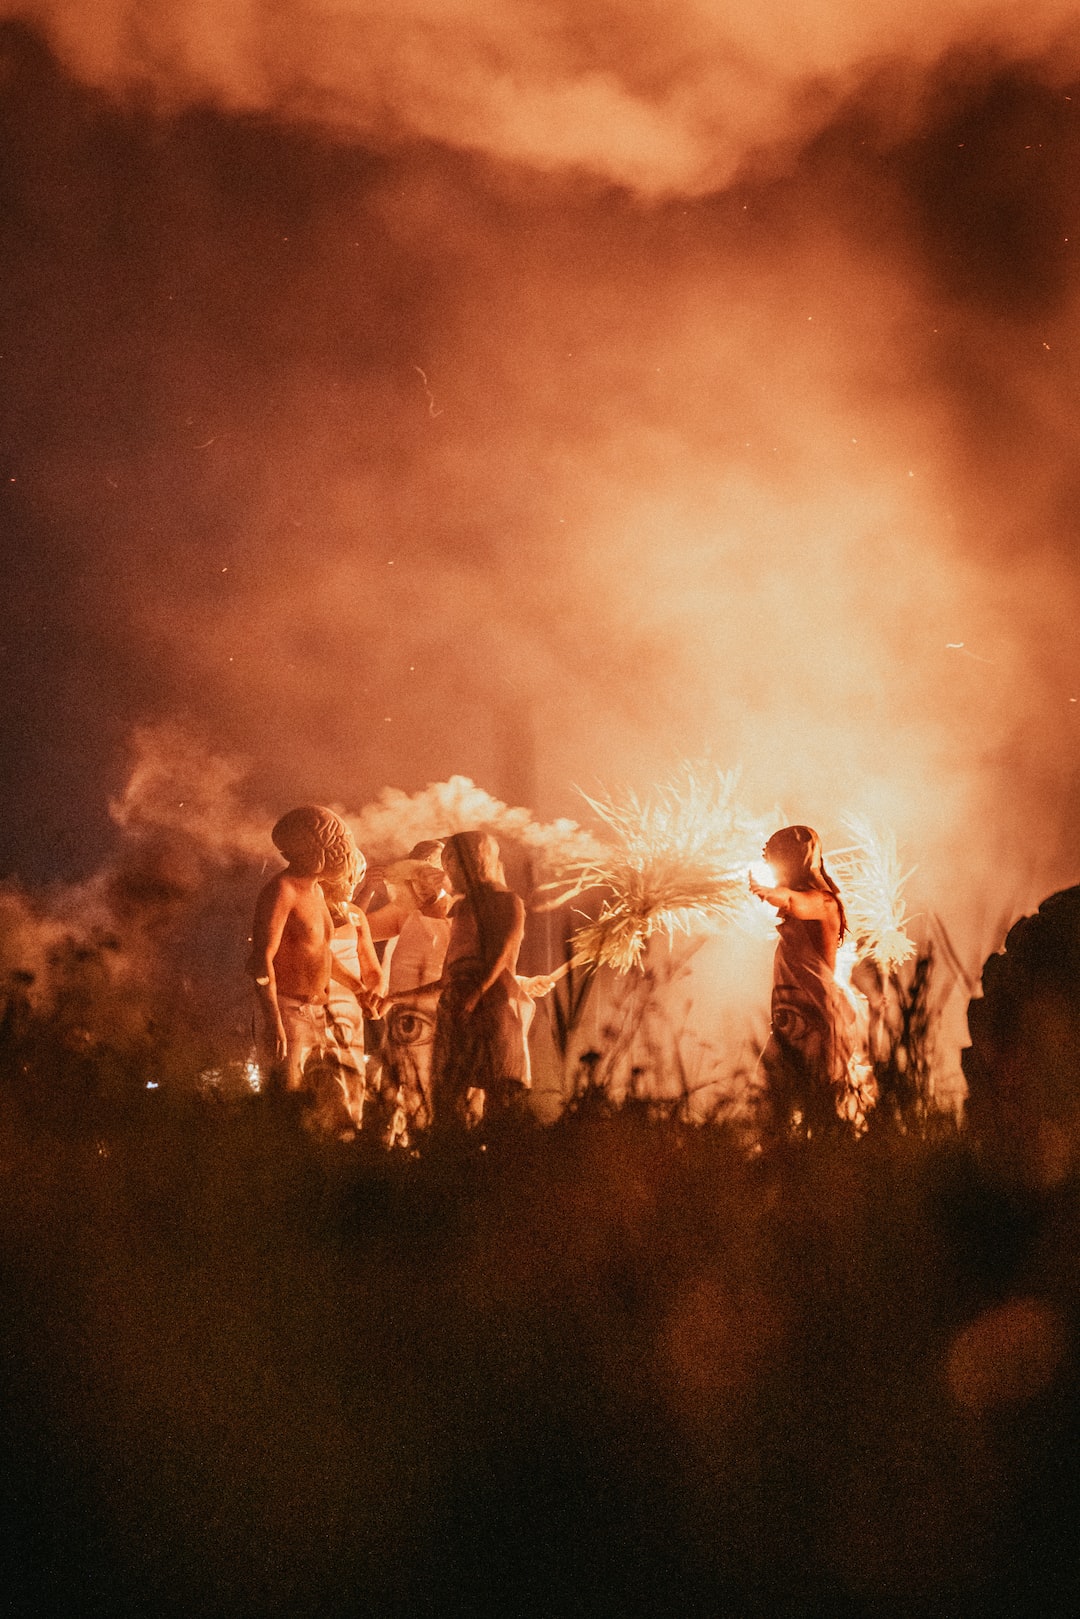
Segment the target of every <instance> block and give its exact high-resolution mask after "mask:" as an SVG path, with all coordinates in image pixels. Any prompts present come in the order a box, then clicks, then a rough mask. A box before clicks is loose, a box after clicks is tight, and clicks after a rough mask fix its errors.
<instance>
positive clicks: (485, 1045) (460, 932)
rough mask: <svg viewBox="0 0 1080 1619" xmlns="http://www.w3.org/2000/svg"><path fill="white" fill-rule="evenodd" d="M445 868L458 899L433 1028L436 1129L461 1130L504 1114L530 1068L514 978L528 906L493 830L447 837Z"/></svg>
mask: <svg viewBox="0 0 1080 1619" xmlns="http://www.w3.org/2000/svg"><path fill="white" fill-rule="evenodd" d="M443 866H444V867H445V870H446V875H447V876H448V877H449V879H450V881H451V883H452V885H453V888H454V892H455V893H456V894H458V895H459V896H460V897H459V898H458V899H457V901H456V902H455V904H454V908H453V910H452V911H451V913H450V916H451V928H450V942H449V945H448V947H447V952H446V964H445V966H444V969H443V989H442V994H441V996H440V999H439V1011H438V1019H437V1022H436V1028H435V1064H434V1072H433V1076H432V1090H433V1100H434V1105H435V1123H436V1124H437V1125H440V1126H446V1125H451V1124H453V1123H458V1124H463V1123H469V1122H471V1121H472V1120H474V1119H475V1118H476V1117H477V1116H478V1114H479V1113H481V1112H483V1113H485V1114H487V1115H489V1116H490V1115H496V1116H497V1115H499V1114H503V1113H506V1112H507V1111H508V1110H509V1109H510V1108H511V1106H512V1105H513V1103H514V1101H515V1100H516V1099H517V1098H518V1097H519V1096H520V1095H521V1094H523V1092H524V1090H525V1087H526V1085H527V1075H528V1069H527V1066H526V1057H525V1033H524V1029H523V1025H522V1015H521V1008H522V996H521V992H520V990H519V986H518V982H517V979H516V977H515V976H514V975H515V969H516V967H517V958H518V952H519V950H520V948H521V941H522V938H523V936H524V932H525V907H524V905H523V904H522V902H521V900H520V899H519V898H518V896H517V895H516V894H512V893H511V892H510V890H509V889H508V888H507V886H506V883H505V881H504V879H503V871H502V864H501V862H500V860H499V846H498V844H497V843H496V841H495V839H494V838H493V837H492V836H491V834H490V833H488V832H458V833H456V834H455V836H454V837H452V838H448V839H447V843H446V847H445V849H444V850H443Z"/></svg>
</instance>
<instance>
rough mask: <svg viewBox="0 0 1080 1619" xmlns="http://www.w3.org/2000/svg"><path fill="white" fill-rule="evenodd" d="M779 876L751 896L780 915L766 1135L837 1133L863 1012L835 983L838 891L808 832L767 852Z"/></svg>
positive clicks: (775, 842)
mask: <svg viewBox="0 0 1080 1619" xmlns="http://www.w3.org/2000/svg"><path fill="white" fill-rule="evenodd" d="M762 853H763V855H764V857H765V860H766V861H767V862H768V864H769V865H770V866H771V867H772V869H773V871H774V872H775V874H776V879H777V881H776V886H775V887H773V888H766V887H764V886H763V885H762V884H761V883H758V882H756V881H755V880H754V878H753V877H751V878H750V889H751V892H752V893H754V894H756V895H757V896H758V898H759V899H763V900H764V901H765V902H766V904H768V905H772V906H773V907H774V908H775V909H776V911H777V913H778V922H777V929H778V931H779V934H780V938H779V942H778V943H777V946H776V955H775V957H774V958H773V989H772V1007H771V1032H770V1035H769V1040H768V1044H767V1045H766V1047H765V1050H764V1051H763V1052H762V1054H761V1067H762V1070H763V1077H764V1094H763V1096H762V1098H761V1101H762V1119H761V1124H762V1131H763V1134H764V1135H766V1136H770V1135H771V1136H773V1137H780V1136H784V1135H786V1134H787V1133H788V1132H789V1131H790V1130H791V1129H792V1128H793V1127H797V1128H801V1129H803V1130H806V1131H808V1132H815V1131H820V1130H823V1129H827V1128H830V1127H832V1128H835V1126H836V1123H837V1103H838V1101H840V1100H841V1099H842V1097H843V1095H844V1092H845V1089H846V1086H847V1076H848V1065H849V1062H850V1060H851V1055H852V1050H853V1046H854V1035H855V1012H854V1009H853V1008H852V1006H851V1003H850V1002H849V1001H848V999H847V997H846V996H845V995H844V993H843V991H842V990H841V989H840V987H839V985H838V984H837V982H836V978H835V976H834V975H835V969H836V953H837V950H838V948H839V946H840V944H841V942H842V941H843V938H844V933H845V931H846V927H847V921H846V918H845V915H844V907H843V903H842V901H841V899H840V893H839V890H838V889H837V886H836V884H835V883H834V882H833V880H832V878H831V877H830V876H829V874H828V872H827V871H826V870H825V865H824V861H823V859H822V854H821V840H820V838H819V837H818V835H817V833H816V832H815V831H813V829H812V828H811V827H808V826H785V827H783V828H781V830H780V831H779V832H774V833H773V835H772V837H771V838H770V839H769V841H768V843H766V845H765V848H764V850H763V851H762Z"/></svg>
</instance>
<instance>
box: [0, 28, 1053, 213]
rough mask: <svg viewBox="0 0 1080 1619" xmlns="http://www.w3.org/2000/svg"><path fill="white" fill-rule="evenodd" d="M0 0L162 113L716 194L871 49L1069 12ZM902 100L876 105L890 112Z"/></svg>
mask: <svg viewBox="0 0 1080 1619" xmlns="http://www.w3.org/2000/svg"><path fill="white" fill-rule="evenodd" d="M5 13H6V14H7V15H9V16H13V17H19V18H23V19H27V20H29V21H32V22H33V23H34V24H35V25H37V26H38V27H40V28H41V30H42V32H43V33H44V35H45V37H46V38H47V39H48V40H49V43H50V45H51V46H52V47H53V49H54V50H55V51H56V53H57V55H58V57H59V58H60V60H61V61H62V62H64V64H65V66H67V67H68V68H69V69H70V70H71V71H72V72H73V73H74V74H76V75H77V76H78V77H79V78H80V79H82V80H83V81H84V82H86V83H89V84H93V85H96V86H98V87H101V88H103V89H106V90H108V91H110V92H112V93H113V94H116V95H120V96H124V97H129V98H138V99H140V100H143V101H146V100H148V101H149V103H150V105H152V106H154V107H155V108H156V109H158V110H159V111H166V112H167V111H173V110H175V109H177V108H182V107H185V106H191V105H208V106H213V107H216V108H219V109H221V110H222V111H224V112H226V113H229V114H233V115H236V114H239V115H243V114H251V113H260V114H261V113H270V114H272V115H273V116H274V117H276V118H279V119H282V120H287V121H291V122H297V123H305V124H308V125H310V126H312V127H317V128H321V129H326V130H328V131H331V132H332V133H333V134H335V135H336V136H338V137H340V138H344V139H354V140H359V141H364V142H371V143H373V144H375V145H387V144H393V143H395V142H403V141H408V140H416V139H419V140H422V141H433V142H437V143H439V144H443V145H446V146H449V147H453V148H456V149H458V150H461V151H466V152H477V153H480V154H481V155H483V156H484V157H486V158H490V159H493V160H495V161H496V162H499V163H513V164H521V165H525V166H528V167H529V168H531V169H534V170H536V171H539V172H540V173H561V172H571V173H573V172H579V173H581V174H584V175H591V176H595V177H596V178H598V179H601V180H604V181H608V182H611V183H613V184H615V185H618V186H625V187H627V188H629V189H631V190H634V191H636V192H638V193H639V194H640V195H642V196H644V197H648V198H658V197H664V196H671V195H683V196H700V195H703V194H706V193H708V192H713V191H717V190H719V189H721V188H722V187H723V186H725V185H727V184H729V183H730V181H731V180H732V178H733V177H734V176H735V175H737V174H738V173H739V171H740V170H741V169H742V167H743V166H744V164H745V163H746V161H747V159H748V157H750V156H752V155H754V154H758V153H775V152H776V151H777V150H778V149H779V150H784V149H786V148H789V147H791V146H793V145H794V144H796V143H801V142H803V141H805V140H806V139H807V138H808V137H810V136H812V135H814V134H816V133H817V132H818V131H819V130H820V129H821V128H823V127H824V126H825V125H826V124H827V123H828V122H829V121H830V119H831V118H832V116H833V115H834V113H835V111H836V108H837V105H838V103H839V102H840V101H842V100H843V99H844V98H845V97H846V95H847V93H848V92H849V91H850V89H851V87H852V86H853V85H854V84H857V83H858V82H859V81H861V80H863V79H864V78H865V77H866V76H867V74H868V72H871V71H873V69H874V68H875V67H877V66H878V65H879V64H880V63H881V62H883V61H884V62H891V61H899V62H902V63H904V64H905V65H906V67H907V68H908V69H909V70H910V71H913V72H915V73H918V72H919V71H920V70H923V69H925V68H927V67H928V66H930V65H932V64H933V63H934V62H935V61H936V60H938V59H939V58H940V57H941V56H942V55H944V53H945V52H946V51H948V50H949V49H950V48H953V47H955V46H957V45H964V46H967V45H969V44H971V43H973V42H974V43H976V44H978V45H980V46H983V47H986V46H990V47H995V48H997V49H999V50H1002V51H1006V52H1008V53H1009V54H1011V55H1012V54H1015V55H1032V54H1036V53H1038V54H1043V53H1046V52H1047V50H1048V47H1050V46H1054V47H1055V48H1056V51H1057V54H1058V61H1059V64H1060V62H1061V52H1062V51H1063V49H1065V47H1066V45H1067V44H1068V45H1074V44H1075V29H1076V14H1075V8H1074V6H1073V5H1072V4H1070V3H1069V0H1041V3H1037V4H1026V5H1023V6H1021V5H1015V4H1014V5H1006V6H1002V5H999V4H994V3H987V0H952V3H951V4H944V5H939V4H932V3H923V4H919V5H909V6H905V7H903V8H898V7H896V6H893V5H889V4H887V3H886V0H873V3H868V4H864V5H859V6H850V5H844V4H842V3H841V4H838V3H837V0H816V3H809V0H806V3H804V4H802V5H800V7H799V8H798V11H797V13H796V14H795V15H793V14H792V11H791V8H790V7H787V6H776V5H773V6H769V5H766V6H740V5H727V6H717V5H715V4H710V3H707V0H705V3H703V0H599V3H593V4H590V5H589V6H587V7H582V6H580V5H577V4H574V3H573V0H540V3H536V0H496V3H494V4H488V5H482V6H480V5H476V4H475V3H473V0H457V3H455V4H448V3H447V0H394V3H392V4H387V3H386V0H381V3H380V0H352V3H351V4H346V5H338V6H333V7H329V6H324V5H318V4H310V3H308V4H304V3H303V0H292V3H290V4H287V5H285V6H280V7H276V8H273V9H270V8H267V7H265V6H259V5H248V6H245V7H238V6H232V7H229V8H227V9H224V8H220V7H214V6H208V5H207V4H206V3H205V0H180V3H177V0H167V3H166V0H159V3H156V4H155V3H151V4H149V5H148V4H146V3H145V0H100V3H98V4H95V5H94V6H92V7H87V6H84V5H80V4H78V3H77V0H76V3H71V0H37V3H35V0H4V4H3V5H2V6H0V14H5ZM1072 60H1073V61H1075V55H1073V56H1072ZM1058 71H1059V72H1060V71H1062V68H1061V66H1060V65H1059V69H1058ZM905 100H906V98H903V97H901V98H900V99H899V100H898V101H894V102H892V103H890V102H885V103H884V105H885V106H886V107H888V110H889V111H890V113H891V114H892V115H893V116H894V117H895V116H896V115H897V114H898V113H900V112H901V109H902V108H903V107H904V102H905Z"/></svg>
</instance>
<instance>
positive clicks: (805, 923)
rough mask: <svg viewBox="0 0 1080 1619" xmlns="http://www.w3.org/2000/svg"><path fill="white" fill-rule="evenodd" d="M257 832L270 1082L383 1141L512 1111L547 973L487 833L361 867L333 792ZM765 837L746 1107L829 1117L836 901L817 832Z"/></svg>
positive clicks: (327, 1119) (775, 1121) (771, 1122)
mask: <svg viewBox="0 0 1080 1619" xmlns="http://www.w3.org/2000/svg"><path fill="white" fill-rule="evenodd" d="M272 836H273V841H274V844H275V846H276V847H277V849H278V850H279V852H280V853H281V855H282V857H283V858H284V860H285V862H286V865H285V869H284V870H283V871H281V872H279V873H278V874H277V875H276V876H274V877H272V878H271V879H270V881H269V882H268V883H267V884H266V885H265V887H264V888H263V889H262V891H261V893H260V895H259V898H258V902H257V905H256V909H255V920H254V926H253V929H252V950H251V956H250V960H249V970H250V972H251V975H252V977H253V978H254V981H255V989H256V995H257V999H258V1002H259V1009H260V1013H261V1017H260V1020H259V1022H260V1029H259V1037H258V1055H259V1065H260V1069H261V1071H262V1073H263V1074H264V1075H265V1076H266V1080H267V1083H268V1087H269V1088H273V1089H278V1090H280V1091H285V1092H290V1091H291V1092H299V1093H306V1095H307V1097H308V1099H309V1100H310V1102H311V1104H312V1114H311V1117H312V1119H313V1122H314V1123H315V1124H316V1125H317V1126H318V1127H320V1128H322V1129H324V1130H326V1131H328V1132H332V1133H335V1134H337V1135H339V1136H343V1137H347V1136H349V1135H351V1134H353V1133H354V1132H355V1131H356V1130H357V1129H359V1128H360V1126H361V1123H362V1122H363V1121H364V1118H365V1109H366V1110H367V1117H368V1119H369V1120H370V1121H371V1122H372V1123H373V1124H374V1127H375V1128H376V1129H378V1130H379V1131H380V1133H381V1135H382V1138H383V1140H384V1143H385V1144H386V1145H393V1144H394V1143H396V1142H402V1143H407V1142H408V1141H410V1140H411V1139H413V1138H415V1136H416V1135H417V1134H419V1133H422V1132H424V1131H427V1130H432V1131H436V1132H438V1131H440V1130H450V1129H461V1128H468V1127H470V1126H473V1125H475V1124H477V1123H479V1122H480V1121H481V1119H485V1118H486V1119H487V1120H488V1122H489V1123H490V1122H491V1121H492V1120H499V1119H507V1118H509V1117H511V1116H512V1115H513V1113H514V1111H515V1109H516V1108H517V1107H518V1106H519V1105H520V1102H521V1100H522V1098H523V1096H524V1093H525V1092H526V1091H527V1089H528V1087H529V1084H530V1064H529V1045H528V1032H529V1025H530V1023H531V1020H532V1016H533V1011H534V1003H535V1000H536V999H537V998H538V997H539V996H541V995H544V994H546V993H548V992H549V991H550V990H551V989H552V987H553V986H554V984H555V982H556V979H557V977H558V976H559V975H558V973H555V974H550V975H546V976H543V977H538V978H522V977H520V976H519V975H518V972H517V966H518V954H519V951H520V949H521V944H522V940H523V937H524V930H525V908H524V905H523V904H522V901H521V899H520V898H519V897H518V896H517V895H516V894H514V893H512V892H511V891H510V889H509V888H508V887H507V885H506V880H505V875H504V873H503V868H502V864H501V860H500V854H499V846H498V844H497V842H496V840H495V839H494V837H492V836H491V834H490V833H487V832H482V831H469V832H458V833H455V834H453V835H452V836H449V837H447V838H446V839H433V840H430V841H427V842H423V843H418V844H417V845H416V846H415V847H414V848H413V849H412V850H411V851H410V853H409V855H408V856H407V857H406V858H404V859H402V860H399V861H397V862H395V863H394V864H392V865H390V866H387V867H385V868H384V869H383V870H381V871H371V872H368V871H367V870H366V867H365V861H364V857H363V855H362V854H361V853H360V851H359V849H358V848H357V846H356V843H355V841H354V839H353V836H352V833H351V831H350V829H349V827H348V826H347V824H346V823H345V822H344V821H343V820H342V819H341V818H340V817H339V816H338V815H336V814H334V812H333V811H332V810H328V809H324V808H322V807H321V806H318V805H304V806H302V807H300V808H299V809H295V810H291V811H290V812H289V813H288V814H287V815H285V816H283V817H282V818H281V820H280V821H278V823H277V825H276V826H275V827H274V829H273V833H272ZM763 854H764V858H765V860H766V861H767V863H768V864H769V866H770V867H771V869H772V872H773V874H774V876H775V878H776V881H775V883H774V884H772V885H768V884H763V883H759V882H757V881H755V879H754V878H753V877H751V878H750V888H751V892H752V893H754V894H755V895H756V896H757V897H758V898H759V899H761V900H762V901H764V902H765V903H766V904H768V905H770V906H772V907H773V909H774V910H775V911H776V912H777V919H778V920H777V927H778V933H779V940H778V944H777V949H776V956H775V963H774V971H773V991H772V1006H771V1032H770V1037H769V1042H768V1044H767V1046H766V1048H765V1050H764V1052H763V1053H762V1058H761V1065H760V1067H761V1076H762V1084H761V1086H760V1088H759V1117H760V1128H761V1133H762V1135H763V1136H773V1137H776V1136H781V1135H783V1134H785V1133H786V1132H787V1131H788V1130H789V1129H790V1128H791V1126H792V1121H793V1120H795V1121H797V1122H798V1123H799V1124H801V1125H803V1126H804V1127H805V1128H812V1129H817V1128H823V1127H825V1126H826V1125H827V1124H829V1123H830V1122H835V1119H836V1116H837V1112H838V1109H839V1107H840V1103H841V1099H842V1093H843V1090H844V1087H845V1084H846V1081H847V1076H848V1072H849V1066H850V1062H851V1056H852V1050H853V1045H854V1023H855V1014H854V1010H853V1008H852V1006H851V1004H850V1002H849V1001H848V999H847V998H846V996H845V995H844V993H843V991H842V990H841V988H840V987H839V986H838V984H837V982H836V978H835V967H836V957H837V950H838V948H839V945H840V943H841V942H842V940H843V937H844V932H845V928H846V918H845V914H844V907H843V902H842V900H841V898H840V894H839V892H838V890H837V887H836V884H835V883H834V882H833V880H832V878H831V877H830V876H829V874H828V872H827V871H826V870H825V865H824V861H823V859H822V852H821V842H820V839H819V838H818V836H817V834H816V833H815V832H814V831H813V829H812V828H810V827H807V826H790V827H784V828H782V829H781V830H780V831H779V832H776V833H774V835H773V836H772V837H771V838H770V839H769V841H768V843H767V844H766V845H765V848H764V850H763ZM380 945H381V946H383V950H382V955H381V959H380V952H379V949H378V946H380ZM373 1031H374V1032H373ZM369 1067H371V1068H373V1078H372V1079H370V1080H369V1077H368V1070H369ZM372 1115H374V1118H372Z"/></svg>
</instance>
